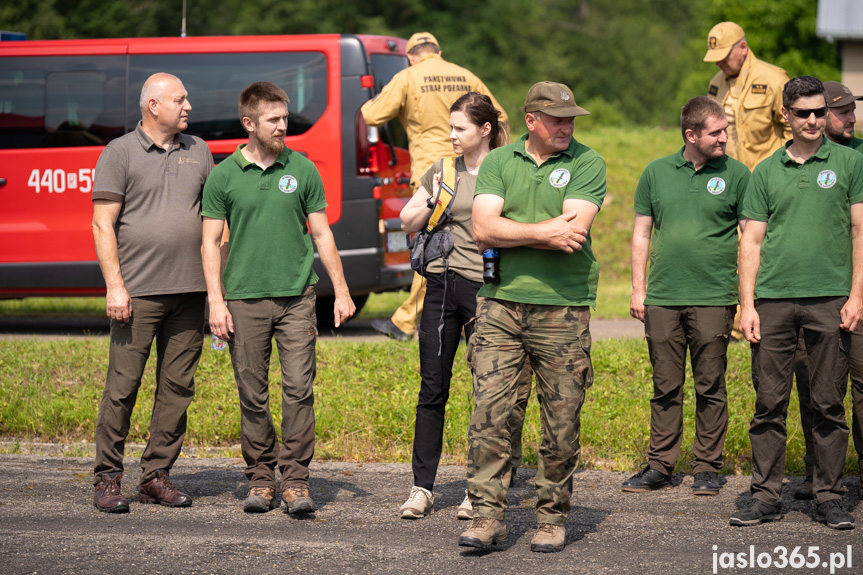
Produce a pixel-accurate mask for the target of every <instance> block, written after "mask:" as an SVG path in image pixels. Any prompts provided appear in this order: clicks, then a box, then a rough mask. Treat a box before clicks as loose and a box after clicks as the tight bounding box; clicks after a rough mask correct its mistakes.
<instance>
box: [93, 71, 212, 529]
mask: <svg viewBox="0 0 863 575" xmlns="http://www.w3.org/2000/svg"><path fill="white" fill-rule="evenodd" d="M140 106H141V115H142V120H141V122H140V123H139V124H138V126H137V127H136V129H135V130H134V131H133V132H130V133H128V134H126V135H125V136H123V137H121V138H118V139H116V140H114V141H112V142H111V143H109V144H108V145H107V146H106V147H105V150H104V151H103V152H102V155H101V156H100V157H99V162H98V163H97V164H96V177H95V182H94V188H93V189H94V191H93V237H94V240H95V243H96V255H97V256H98V258H99V266H100V267H101V268H102V275H103V276H104V278H105V286H106V288H107V295H106V308H107V313H108V317H109V318H111V347H110V351H109V359H108V376H107V378H106V380H105V391H104V393H103V395H102V403H101V405H100V406H99V418H98V420H97V423H96V460H95V466H94V475H95V477H94V480H93V484H94V485H95V493H94V496H93V504H94V505H95V506H96V508H97V509H99V511H104V512H108V513H124V512H127V511H129V502H128V500H127V499H126V498H125V497H123V495H122V493H121V491H120V480H121V478H122V474H123V451H124V448H125V442H126V436H127V434H128V432H129V421H130V418H131V416H132V408H133V407H134V406H135V400H136V397H137V394H138V388H139V387H140V385H141V377H142V375H143V373H144V367H145V365H146V363H147V358H148V356H149V355H150V349H151V347H152V345H153V340H154V339H155V340H156V354H157V359H156V393H155V398H154V403H153V414H152V416H151V419H150V439H149V441H148V442H147V447H146V448H145V449H144V454H143V455H142V456H141V468H142V472H141V481H140V485H139V488H138V499H139V501H140V502H141V503H159V504H161V505H165V506H168V507H188V506H189V505H191V504H192V499H191V497H189V496H188V495H186V494H185V493H183V492H181V491H179V490H178V489H176V488H175V487H174V486H173V485H172V484H171V481H170V479H169V478H168V473H169V471H170V469H171V467H172V466H173V465H174V462H175V461H176V460H177V457H178V456H179V455H180V449H181V447H182V445H183V438H184V437H185V435H186V409H187V408H188V406H189V403H191V401H192V397H193V396H194V390H195V380H194V375H195V369H196V368H197V366H198V360H199V359H200V357H201V346H202V344H203V338H204V333H203V326H204V304H205V301H206V298H205V295H206V293H205V292H206V290H207V287H206V283H205V282H204V272H203V267H202V265H201V253H200V246H201V229H202V228H201V194H202V191H203V189H204V182H205V181H206V179H207V176H208V175H209V174H210V171H211V170H212V169H213V157H212V155H211V154H210V150H209V149H208V148H207V144H205V143H204V141H203V140H201V139H200V138H196V137H192V136H186V135H184V134H181V133H180V132H182V131H183V130H185V129H186V128H187V127H188V114H189V111H190V110H191V109H192V106H191V105H190V104H189V100H188V93H187V92H186V89H185V88H184V87H183V83H182V82H181V81H180V79H179V78H177V77H175V76H172V75H170V74H161V73H160V74H154V75H152V76H150V78H148V79H147V81H146V82H145V83H144V87H143V89H142V90H141V100H140Z"/></svg>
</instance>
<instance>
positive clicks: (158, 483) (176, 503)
mask: <svg viewBox="0 0 863 575" xmlns="http://www.w3.org/2000/svg"><path fill="white" fill-rule="evenodd" d="M138 501H140V502H141V503H158V504H159V505H164V506H165V507H189V506H191V505H192V498H191V497H190V496H189V495H186V494H185V493H183V492H182V491H180V490H179V489H177V488H176V487H174V484H173V483H171V479H170V478H169V477H168V474H167V473H166V472H164V471H157V472H156V477H155V478H153V479H151V480H150V481H148V482H147V483H142V484H141V485H139V486H138Z"/></svg>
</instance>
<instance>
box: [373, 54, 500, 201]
mask: <svg viewBox="0 0 863 575" xmlns="http://www.w3.org/2000/svg"><path fill="white" fill-rule="evenodd" d="M466 92H479V93H480V94H485V95H486V96H488V97H489V98H491V101H492V103H493V104H494V106H495V108H497V109H498V110H500V111H501V116H500V119H501V121H503V122H506V121H507V117H506V112H504V111H503V108H502V107H501V105H500V104H499V103H498V101H497V100H495V99H494V96H492V95H491V92H490V91H489V89H488V88H486V86H485V84H483V83H482V81H481V80H480V79H479V78H477V77H476V76H474V75H473V73H471V72H470V71H469V70H466V69H465V68H462V67H461V66H457V65H456V64H452V63H451V62H447V61H446V60H444V59H443V58H441V57H440V54H426V55H425V56H424V57H422V59H421V60H420V61H419V62H417V63H416V64H414V65H413V66H408V67H407V68H405V69H404V70H402V71H401V72H399V73H397V74H396V75H395V76H393V79H392V80H390V82H389V84H387V85H386V86H384V88H383V90H381V93H380V94H378V95H377V96H375V98H374V99H373V100H369V101H368V102H366V103H365V104H363V107H362V113H363V118H364V119H365V121H366V124H368V125H369V126H380V125H382V124H384V123H386V122H388V121H389V120H391V119H393V118H395V117H396V116H398V117H399V120H400V121H401V123H402V125H403V126H404V127H405V131H406V132H407V135H408V146H409V148H410V154H411V187H412V188H413V189H414V190H416V189H417V188H418V187H419V185H420V178H421V177H422V176H423V174H425V173H426V171H427V170H428V169H429V167H431V165H432V164H433V163H435V162H436V161H438V160H440V159H441V158H446V157H450V156H454V155H455V153H454V152H453V150H452V143H451V142H450V139H449V108H450V106H452V104H453V102H455V101H456V100H457V99H458V98H459V96H461V95H462V94H464V93H466Z"/></svg>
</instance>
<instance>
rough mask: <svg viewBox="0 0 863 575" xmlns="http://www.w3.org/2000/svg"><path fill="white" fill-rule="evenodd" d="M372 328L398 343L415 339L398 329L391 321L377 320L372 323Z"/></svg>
mask: <svg viewBox="0 0 863 575" xmlns="http://www.w3.org/2000/svg"><path fill="white" fill-rule="evenodd" d="M372 328H374V330H375V331H378V332H380V333H382V334H384V335H386V336H389V337H391V338H393V339H395V340H398V341H410V340H411V339H412V338H413V334H410V333H405V332H403V331H402V330H400V329H399V328H397V327H396V324H394V323H393V320H391V319H376V320H374V321H373V322H372Z"/></svg>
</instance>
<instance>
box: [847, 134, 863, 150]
mask: <svg viewBox="0 0 863 575" xmlns="http://www.w3.org/2000/svg"><path fill="white" fill-rule="evenodd" d="M847 147H848V148H851V149H852V150H857V151H858V152H863V140H861V139H860V138H857V137H854V138H851V141H850V142H848V146H847Z"/></svg>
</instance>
